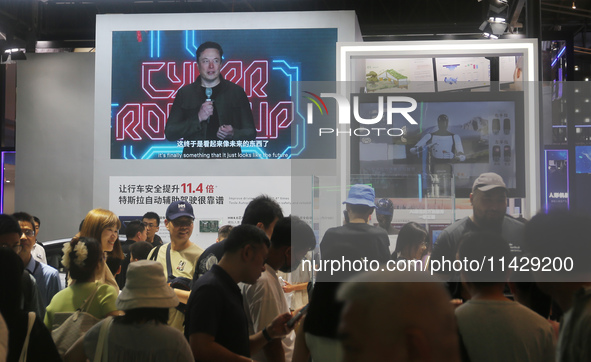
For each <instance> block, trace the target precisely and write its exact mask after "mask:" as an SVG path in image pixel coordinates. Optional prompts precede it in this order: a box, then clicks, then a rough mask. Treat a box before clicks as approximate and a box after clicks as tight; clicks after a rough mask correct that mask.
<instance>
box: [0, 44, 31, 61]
mask: <svg viewBox="0 0 591 362" xmlns="http://www.w3.org/2000/svg"><path fill="white" fill-rule="evenodd" d="M15 60H27V56H26V55H25V51H24V49H18V48H13V49H6V50H5V51H4V54H2V56H1V57H0V64H14V63H15V62H14V61H15Z"/></svg>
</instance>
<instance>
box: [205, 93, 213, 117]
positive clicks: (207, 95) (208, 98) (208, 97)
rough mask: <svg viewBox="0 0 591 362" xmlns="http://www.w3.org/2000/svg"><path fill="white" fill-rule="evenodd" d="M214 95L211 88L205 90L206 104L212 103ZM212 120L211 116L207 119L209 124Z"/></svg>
mask: <svg viewBox="0 0 591 362" xmlns="http://www.w3.org/2000/svg"><path fill="white" fill-rule="evenodd" d="M212 94H213V89H211V88H209V87H208V88H205V97H206V98H207V99H206V100H205V101H206V102H211V95H212ZM210 118H211V116H209V117H207V123H209V119H210Z"/></svg>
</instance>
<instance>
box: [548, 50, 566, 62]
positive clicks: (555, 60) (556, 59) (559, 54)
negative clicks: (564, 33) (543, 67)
mask: <svg viewBox="0 0 591 362" xmlns="http://www.w3.org/2000/svg"><path fill="white" fill-rule="evenodd" d="M565 50H566V46H563V47H562V49H560V51H559V52H558V55H557V56H556V58H555V59H554V60H553V61H552V64H551V65H550V67H554V64H556V62H557V61H558V59H560V57H561V56H562V54H563V53H564V51H565Z"/></svg>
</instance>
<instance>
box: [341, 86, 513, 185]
mask: <svg viewBox="0 0 591 362" xmlns="http://www.w3.org/2000/svg"><path fill="white" fill-rule="evenodd" d="M377 96H378V95H363V97H362V98H361V99H362V100H361V101H360V105H359V112H360V116H361V117H362V118H372V117H375V115H376V114H377V113H378V112H377V105H376V103H375V99H376V98H377ZM409 96H411V97H413V98H414V99H416V102H417V108H416V110H414V111H412V112H410V113H409V115H410V116H411V117H412V118H413V119H414V120H415V121H416V123H417V124H416V125H414V124H411V123H410V122H405V121H404V120H403V119H401V118H402V117H400V118H398V121H396V120H394V124H393V125H392V127H398V128H401V129H404V130H405V133H404V135H402V136H399V137H392V136H389V135H388V134H387V133H386V132H381V133H380V134H378V133H376V132H374V133H371V134H367V135H364V136H363V137H358V139H357V140H356V142H352V150H353V152H352V165H351V169H352V173H354V174H360V175H373V176H374V177H377V176H380V175H381V176H386V175H399V176H404V175H405V176H407V177H406V178H405V179H404V181H401V182H402V183H404V185H402V184H401V185H386V184H384V185H374V187H376V195H378V196H379V194H381V193H382V192H384V194H388V192H389V193H390V194H391V193H392V192H393V193H394V195H395V196H397V197H404V194H405V193H406V194H411V195H421V194H423V195H424V194H427V195H430V196H432V197H438V196H450V193H451V192H450V190H451V187H452V184H451V180H450V179H451V176H452V175H453V178H454V180H453V182H454V184H453V185H455V195H456V196H457V197H467V196H468V195H469V193H470V191H471V188H472V184H473V182H474V180H475V179H476V177H478V175H480V174H481V173H483V172H496V173H498V174H499V175H501V176H502V177H503V179H504V180H505V183H506V184H507V187H508V188H509V190H510V195H511V196H512V197H517V196H518V195H523V194H524V192H525V190H524V184H525V175H524V172H523V163H524V160H523V157H521V156H520V157H515V156H516V155H523V144H520V143H519V142H516V140H519V139H521V138H520V137H522V136H523V102H521V99H522V98H520V97H519V96H518V94H517V93H512V92H502V93H498V94H496V95H491V94H478V93H476V94H475V93H456V94H452V93H444V94H442V93H440V94H433V93H431V94H427V93H422V94H409ZM384 118H385V117H384ZM500 120H502V122H501V121H500ZM383 123H385V121H384V120H383ZM501 124H502V125H503V128H502V129H503V131H502V132H499V130H500V129H501V128H500V127H499V126H500V125H501ZM357 152H358V153H357ZM413 175H414V176H415V177H412V176H413ZM416 175H421V177H420V182H418V183H415V184H412V185H411V184H409V182H410V181H409V180H416Z"/></svg>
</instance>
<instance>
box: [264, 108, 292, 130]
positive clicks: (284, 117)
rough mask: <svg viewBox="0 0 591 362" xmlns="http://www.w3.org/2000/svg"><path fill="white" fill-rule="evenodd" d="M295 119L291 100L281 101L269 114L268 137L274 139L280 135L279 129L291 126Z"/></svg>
mask: <svg viewBox="0 0 591 362" xmlns="http://www.w3.org/2000/svg"><path fill="white" fill-rule="evenodd" d="M292 121H293V103H292V102H291V101H285V102H279V103H278V104H277V105H276V106H275V108H273V109H272V110H271V113H270V114H269V127H268V128H267V134H266V136H267V138H268V139H274V138H277V137H278V135H279V129H286V128H289V126H290V125H291V123H292Z"/></svg>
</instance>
